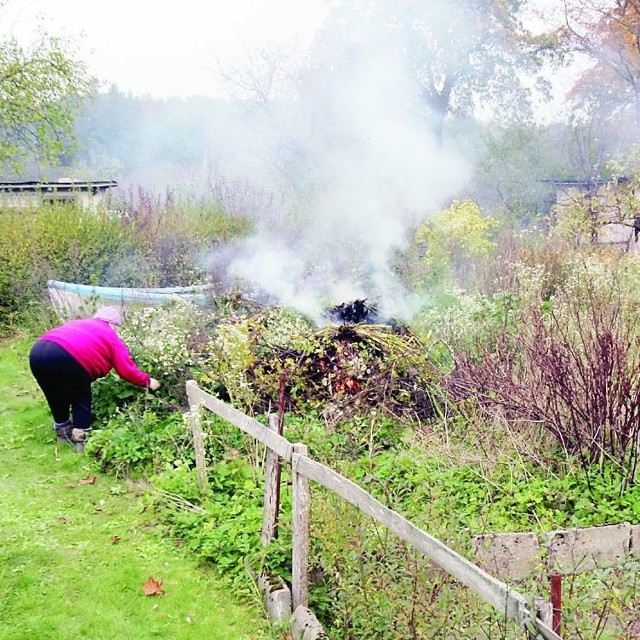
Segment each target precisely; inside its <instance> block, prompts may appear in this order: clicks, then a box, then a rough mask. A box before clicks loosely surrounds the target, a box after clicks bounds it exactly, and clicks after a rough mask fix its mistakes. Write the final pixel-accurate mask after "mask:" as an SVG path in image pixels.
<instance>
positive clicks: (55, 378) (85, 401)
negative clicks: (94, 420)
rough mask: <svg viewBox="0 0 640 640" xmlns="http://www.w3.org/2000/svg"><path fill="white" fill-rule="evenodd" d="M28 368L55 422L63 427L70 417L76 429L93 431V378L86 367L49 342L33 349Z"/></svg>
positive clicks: (36, 344)
mask: <svg viewBox="0 0 640 640" xmlns="http://www.w3.org/2000/svg"><path fill="white" fill-rule="evenodd" d="M29 366H30V367H31V373H33V377H34V378H35V379H36V381H37V382H38V385H39V386H40V388H41V389H42V392H43V393H44V397H45V398H46V399H47V403H48V404H49V408H50V409H51V413H52V415H53V419H54V421H55V422H57V423H59V424H61V423H63V422H66V421H67V420H69V416H70V415H71V417H72V418H73V426H74V427H75V428H76V429H90V428H91V378H90V376H89V374H88V373H87V371H86V370H85V369H84V367H83V366H82V365H81V364H80V363H79V362H78V361H77V360H76V359H75V358H74V357H73V356H72V355H71V354H70V353H69V352H68V351H66V350H65V349H63V348H62V347H61V346H60V345H59V344H56V343H55V342H48V341H46V340H38V341H37V342H36V343H35V344H34V345H33V347H32V348H31V352H30V353H29Z"/></svg>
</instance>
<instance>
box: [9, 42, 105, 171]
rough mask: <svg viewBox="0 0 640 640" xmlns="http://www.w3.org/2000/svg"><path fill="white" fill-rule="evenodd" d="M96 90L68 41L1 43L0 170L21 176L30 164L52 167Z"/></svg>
mask: <svg viewBox="0 0 640 640" xmlns="http://www.w3.org/2000/svg"><path fill="white" fill-rule="evenodd" d="M95 87H96V80H95V79H94V78H93V77H92V76H91V75H90V74H89V73H88V72H87V69H86V66H85V65H84V64H83V63H82V62H80V61H79V60H77V59H76V58H75V56H74V50H73V46H72V43H71V42H70V41H68V40H64V39H61V38H56V37H51V36H48V35H47V34H46V33H41V34H40V35H39V36H38V38H37V40H36V41H35V42H34V44H32V45H30V46H28V47H26V46H23V45H22V44H20V43H19V42H18V41H17V40H16V39H15V38H13V37H10V38H8V39H6V40H4V41H2V42H0V167H2V168H3V170H4V171H5V172H7V171H9V172H12V173H20V172H21V171H22V170H23V168H24V167H25V165H26V164H27V162H29V161H31V160H33V159H38V160H39V161H41V162H42V163H45V164H56V163H57V160H58V158H59V157H60V155H61V154H62V153H63V152H65V151H67V150H68V149H69V148H70V147H71V146H72V143H73V124H74V114H75V113H76V112H77V110H78V109H79V108H80V106H81V105H82V104H84V101H85V99H86V98H88V97H89V96H90V95H92V94H93V92H94V90H95Z"/></svg>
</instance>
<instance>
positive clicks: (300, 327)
mask: <svg viewBox="0 0 640 640" xmlns="http://www.w3.org/2000/svg"><path fill="white" fill-rule="evenodd" d="M329 314H330V317H331V319H332V320H333V321H334V323H335V322H340V324H327V325H326V326H324V327H321V328H317V327H314V326H312V325H311V324H310V323H309V322H308V321H306V320H305V319H304V318H302V317H299V316H296V315H293V314H292V313H291V312H289V311H285V310H282V309H276V308H269V309H266V310H263V311H261V312H259V313H257V314H254V315H252V316H251V317H247V318H244V319H236V320H235V321H233V322H229V323H226V324H222V325H219V327H218V335H217V338H216V350H215V351H216V352H215V354H214V358H213V361H212V366H213V367H214V369H215V371H212V376H211V379H212V382H213V381H214V380H215V381H216V382H217V384H218V389H217V390H216V391H217V392H218V394H219V395H220V396H221V397H225V398H226V399H227V400H229V401H231V402H232V403H234V404H235V405H236V406H239V407H242V408H244V409H248V410H252V411H255V412H263V411H267V410H269V411H275V410H276V406H277V404H278V401H279V399H280V402H281V403H282V402H284V406H285V408H286V409H287V410H288V411H304V410H305V409H315V410H318V411H320V412H321V413H322V414H323V415H324V416H325V417H326V418H327V419H330V420H332V421H333V420H335V421H339V420H342V419H349V418H350V417H353V416H355V415H357V414H362V413H367V412H368V411H370V410H371V409H373V408H376V409H379V410H382V411H384V412H386V413H387V414H388V415H391V416H394V417H396V418H399V419H402V420H411V421H415V420H421V419H427V418H430V417H432V416H433V414H434V406H433V404H432V397H433V394H432V389H433V388H434V387H436V386H437V385H436V383H437V381H438V379H439V376H438V373H437V371H436V369H435V368H434V367H433V365H432V364H430V363H429V361H428V358H427V349H426V347H425V345H424V344H423V343H422V342H421V341H420V340H419V339H418V338H417V337H416V336H414V335H412V334H411V333H410V332H409V330H408V329H407V328H405V327H398V326H397V325H394V326H392V325H389V324H375V323H374V322H373V320H374V319H375V318H376V312H375V308H373V307H370V306H368V305H367V304H366V301H356V302H355V303H353V304H351V303H350V304H347V305H339V306H338V307H333V308H332V309H330V310H329Z"/></svg>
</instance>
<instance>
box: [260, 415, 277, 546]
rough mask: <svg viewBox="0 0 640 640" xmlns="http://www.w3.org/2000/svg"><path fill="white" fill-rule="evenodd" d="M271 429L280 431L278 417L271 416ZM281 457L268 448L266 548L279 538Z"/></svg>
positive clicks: (264, 511) (264, 517)
mask: <svg viewBox="0 0 640 640" xmlns="http://www.w3.org/2000/svg"><path fill="white" fill-rule="evenodd" d="M269 429H271V430H272V431H278V416H276V415H273V414H272V415H270V416H269ZM280 468H281V463H280V457H279V456H278V454H277V453H276V452H275V451H274V450H273V449H271V448H269V447H267V451H266V454H265V461H264V502H263V512H262V536H261V538H260V542H261V544H262V546H263V547H266V546H267V545H268V544H269V542H271V540H273V539H274V538H277V537H278V521H279V518H280V475H281V474H280Z"/></svg>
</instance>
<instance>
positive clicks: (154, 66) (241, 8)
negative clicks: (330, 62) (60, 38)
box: [0, 0, 326, 97]
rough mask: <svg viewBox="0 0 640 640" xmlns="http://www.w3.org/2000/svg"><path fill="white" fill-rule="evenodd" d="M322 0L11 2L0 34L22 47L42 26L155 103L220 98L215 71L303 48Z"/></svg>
mask: <svg viewBox="0 0 640 640" xmlns="http://www.w3.org/2000/svg"><path fill="white" fill-rule="evenodd" d="M325 12H326V6H325V2H324V0H166V1H165V2H161V1H160V0H108V1H107V2H95V1H93V2H92V1H91V0H9V1H8V6H6V7H5V8H4V9H2V10H1V11H0V17H1V22H2V30H3V32H5V33H7V32H11V33H13V34H14V35H16V37H18V38H19V39H20V40H21V41H22V40H23V39H28V38H29V35H30V34H33V33H34V32H35V30H36V26H37V24H38V21H39V20H40V21H44V24H45V25H46V28H47V29H48V31H49V32H50V33H51V34H52V35H66V36H72V37H74V38H76V37H77V38H78V40H79V43H80V46H81V57H82V58H83V59H84V60H85V61H86V62H87V63H88V64H89V67H90V69H91V71H92V72H93V73H95V74H96V75H97V76H98V77H99V78H100V79H101V80H103V81H105V82H106V83H107V85H108V84H110V83H115V84H117V86H118V88H119V89H120V90H122V91H131V92H133V93H134V94H137V95H143V94H149V95H152V96H154V97H169V96H183V97H187V96H191V95H209V96H211V95H219V92H220V88H219V86H218V84H217V82H216V76H215V73H214V71H213V70H214V69H215V67H216V60H220V61H221V62H222V63H223V64H225V63H229V62H232V61H238V60H239V59H241V58H242V57H243V54H246V52H247V50H249V49H251V48H255V47H257V46H263V45H269V46H271V45H274V44H275V45H282V44H284V45H294V44H295V43H297V45H298V46H299V47H305V46H307V45H308V43H309V42H310V40H311V38H312V37H313V34H314V32H315V30H316V29H317V28H318V26H319V25H320V24H321V22H322V18H323V16H324V14H325Z"/></svg>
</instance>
